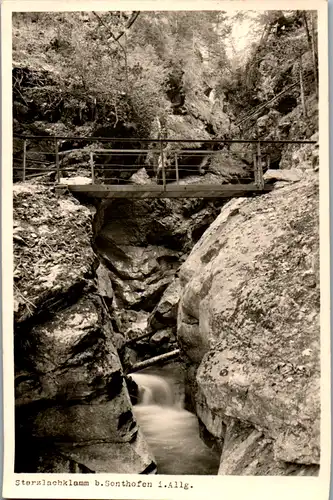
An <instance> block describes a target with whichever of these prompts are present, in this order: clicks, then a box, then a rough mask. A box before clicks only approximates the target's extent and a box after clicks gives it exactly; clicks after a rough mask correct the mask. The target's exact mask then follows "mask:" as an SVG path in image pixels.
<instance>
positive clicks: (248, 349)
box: [13, 11, 320, 476]
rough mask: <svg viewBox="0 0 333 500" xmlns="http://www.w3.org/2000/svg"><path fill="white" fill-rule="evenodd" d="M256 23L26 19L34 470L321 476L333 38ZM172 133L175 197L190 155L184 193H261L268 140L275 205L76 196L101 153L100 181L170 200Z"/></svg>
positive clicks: (22, 49) (28, 332) (23, 271)
mask: <svg viewBox="0 0 333 500" xmlns="http://www.w3.org/2000/svg"><path fill="white" fill-rule="evenodd" d="M256 14H257V17H255V16H254V15H250V14H249V15H248V17H246V16H245V18H244V19H243V18H242V17H241V16H240V17H237V16H236V17H233V16H231V15H230V14H229V15H227V13H223V12H217V11H216V12H212V13H209V12H205V13H200V12H192V13H183V12H179V13H178V14H177V13H176V12H170V13H162V12H161V13H159V12H154V13H153V12H152V13H144V12H142V13H135V12H133V13H123V14H122V15H120V14H119V13H112V12H109V13H104V14H103V15H102V16H101V14H97V13H92V12H83V13H59V14H57V15H56V13H39V14H32V13H28V14H25V13H17V15H16V17H15V18H14V24H13V53H14V61H13V63H14V68H13V95H14V115H13V116H14V148H13V152H14V159H13V167H14V170H13V178H14V183H13V218H14V227H13V242H14V276H13V279H14V323H15V326H14V343H15V401H16V408H15V433H16V439H15V443H16V448H15V471H16V472H18V473H24V472H32V473H37V472H42V473H47V472H51V473H121V474H122V473H128V474H129V473H131V474H156V473H157V474H196V475H257V476H260V475H272V476H273V475H275V476H280V475H281V476H316V475H318V473H319V465H320V329H319V313H320V289H319V285H320V283H319V229H318V228H319V147H318V96H317V90H318V89H317V80H316V79H317V77H318V76H317V66H316V64H317V62H316V59H315V56H316V54H314V52H313V50H315V49H314V48H313V47H315V42H316V30H317V26H316V19H315V18H314V16H312V17H311V16H310V14H307V13H306V11H269V12H266V13H265V14H259V13H256ZM198 15H200V16H201V17H198ZM55 16H56V18H55ZM54 21H56V22H57V26H58V30H55V29H54ZM244 22H245V23H248V24H249V25H252V24H251V23H253V26H254V27H255V30H254V32H253V33H254V34H253V37H254V38H251V36H250V35H248V36H249V39H248V41H247V44H248V45H247V47H248V48H247V50H246V53H245V55H243V56H241V54H242V48H239V49H238V50H239V52H238V53H237V54H238V55H237V54H236V53H235V50H234V51H233V52H232V51H231V49H230V47H231V46H232V43H233V42H234V41H235V40H234V37H235V35H233V26H235V25H236V24H237V23H240V25H242V23H244ZM311 23H312V24H311ZM310 24H311V26H312V28H313V31H312V34H311V33H309V26H310ZM161 26H164V28H165V32H164V34H163V33H162V32H161ZM246 26H247V25H246ZM195 27H198V31H197V32H196V34H195V33H194V31H195V30H194V28H195ZM110 31H111V32H112V34H113V35H114V33H118V35H117V36H119V40H121V43H123V44H124V45H123V49H124V50H123V51H125V52H126V58H125V59H123V55H122V54H123V51H119V47H118V45H117V44H111V42H110V33H108V32H110ZM124 33H125V34H124ZM309 36H310V38H311V37H312V39H311V40H310V42H309V38H308V37H309ZM125 38H126V41H124V39H125ZM28 40H29V42H28ZM180 42H181V44H180ZM217 44H218V45H217ZM295 46H297V50H298V51H299V53H300V54H301V56H300V58H301V59H300V58H299V57H298V56H297V57H295V54H294V49H295ZM93 49H94V50H95V51H97V52H96V53H97V54H98V57H97V56H96V53H95V52H94V50H93ZM217 49H218V53H215V52H214V50H217ZM292 49H293V50H292ZM73 50H74V52H73ZM75 51H76V52H75ZM230 51H231V52H230ZM73 53H76V55H77V57H74V56H73ZM43 54H44V55H43ZM84 55H85V56H86V60H84ZM94 59H95V60H94ZM65 61H66V63H67V64H66V65H65ZM96 61H97V62H96ZM98 61H99V62H98ZM101 61H102V62H103V64H101ZM96 64H100V66H101V69H100V79H99V81H96V78H95V77H94V71H96V70H97V69H96ZM314 64H315V67H314ZM89 65H90V66H89ZM300 72H303V73H304V84H303V80H301V81H302V86H301V87H299V81H300ZM303 73H301V78H302V75H303ZM66 78H69V80H68V82H67V83H66ZM276 96H277V97H279V96H280V98H276ZM240 118H241V120H240ZM241 122H242V123H241ZM32 136H33V137H32ZM40 136H41V137H40ZM66 136H68V139H66V138H63V139H61V140H60V141H59V148H60V149H59V154H63V153H66V152H68V153H69V154H68V155H67V156H66V159H64V160H63V163H62V167H63V176H62V179H61V180H60V182H57V179H56V170H55V168H54V164H52V162H53V161H54V160H53V156H52V155H53V149H52V148H53V147H54V140H53V139H54V138H55V137H66ZM75 136H76V137H77V139H73V137H74V138H75ZM24 137H30V139H29V141H28V143H27V142H25V143H24V144H25V145H24V148H26V149H24V150H23V149H22V138H24ZM38 137H39V139H38ZM82 137H83V139H82ZM161 137H165V138H167V139H169V140H170V142H169V143H168V144H167V145H166V147H165V150H164V152H163V153H162V159H163V154H164V155H165V158H166V166H165V174H166V178H167V181H168V182H172V179H173V178H172V176H173V175H174V170H173V169H174V157H175V154H176V155H177V154H178V153H179V148H181V147H182V148H183V150H184V151H185V153H183V156H182V157H181V159H180V160H179V167H180V172H181V174H180V179H177V181H179V183H180V185H182V186H188V185H192V184H197V185H199V186H200V185H205V184H207V183H211V184H212V185H239V184H242V185H246V184H249V183H251V182H252V175H253V156H254V154H255V149H254V148H255V147H256V144H257V142H256V141H259V140H260V141H262V143H261V144H262V153H263V158H264V159H265V161H264V162H263V172H264V176H263V181H264V183H265V185H268V186H270V192H263V193H261V194H260V193H259V194H258V193H256V194H255V195H254V194H249V195H248V196H240V197H235V198H234V197H229V198H226V199H225V198H219V197H215V198H214V197H212V198H195V197H194V198H187V199H186V198H185V199H183V198H174V199H170V198H150V199H144V198H142V199H130V198H113V199H100V198H94V197H88V196H86V195H85V194H84V193H74V194H73V193H72V192H71V191H70V189H69V187H70V186H71V185H72V184H73V185H75V184H78V183H79V184H83V183H86V184H89V182H91V180H90V179H89V175H90V170H89V168H90V166H89V161H87V158H89V154H91V152H92V151H93V152H94V153H96V155H97V158H98V161H99V162H100V164H101V165H103V167H101V168H102V171H103V176H104V177H103V178H102V180H99V181H100V182H101V183H103V182H104V183H106V184H107V180H106V179H107V178H106V175H107V171H108V170H107V169H108V168H109V167H110V165H111V166H112V168H113V169H114V171H116V170H115V169H118V167H119V171H118V170H117V171H116V173H117V176H118V179H117V182H118V183H120V185H122V184H124V185H127V184H126V183H129V184H130V185H131V186H142V185H146V184H147V185H154V186H158V185H160V183H161V182H162V181H161V179H162V174H161V169H160V163H159V161H160V159H159V157H158V155H157V157H156V151H155V150H153V149H151V150H148V152H146V153H145V154H141V153H139V151H140V139H141V140H142V141H144V140H148V139H149V140H153V139H156V140H158V139H160V138H161ZM41 138H42V139H43V141H42V140H41ZM79 138H81V139H79ZM85 138H86V139H85ZM89 138H95V139H96V140H95V141H94V142H89ZM98 138H103V141H104V142H100V143H99V142H98ZM122 139H123V140H126V141H127V143H126V144H127V147H128V149H129V150H132V151H133V154H132V156H131V157H130V158H131V159H130V160H128V159H126V158H125V159H123V158H122V156H121V153H119V151H121V149H122V148H123V144H122V143H121V140H122ZM173 139H177V140H181V141H183V142H182V143H181V144H180V145H179V146H178V145H177V144H175V143H172V142H171V140H173ZM186 139H187V140H188V141H190V140H193V139H194V140H198V142H197V143H196V144H194V143H187V142H186ZM232 139H239V140H240V141H241V140H243V141H244V143H242V142H238V143H233V142H231V141H230V140H232ZM199 140H200V141H202V142H199ZM213 140H215V141H220V143H219V144H217V143H214V142H210V143H208V142H207V143H205V142H204V141H213ZM228 140H229V142H228ZM223 141H224V142H223ZM245 141H249V142H245ZM250 141H253V143H254V146H253V144H252V143H251V142H250ZM265 141H266V142H265ZM269 141H271V142H269ZM293 141H294V142H293ZM295 141H299V143H296V142H295ZM302 141H303V142H302ZM304 141H308V143H305V142H304ZM111 148H112V149H113V150H115V151H118V153H117V154H116V155H111V154H110V155H109V154H108V153H107V154H104V156H103V152H104V153H105V152H107V151H109V150H110V149H111ZM177 148H178V149H177ZM185 148H187V149H185ZM209 148H210V149H209ZM208 150H209V151H208ZM207 151H208V152H209V155H207V154H206V153H207ZM193 152H195V154H194V153H193ZM201 153H202V154H201ZM26 154H30V158H33V159H32V160H30V163H29V164H28V163H27V165H28V167H29V168H28V170H26V172H28V174H27V176H26V177H25V178H24V179H22V161H24V162H25V161H26V158H29V156H24V155H26ZM87 155H88V156H87ZM98 155H99V156H98ZM176 157H177V156H176ZM64 158H65V155H64ZM120 161H122V163H121V165H118V164H119V162H120ZM176 162H177V160H176ZM182 162H183V163H182ZM185 163H186V164H187V165H188V163H190V167H191V168H190V170H189V171H187V172H186V171H185V169H183V171H182V170H181V168H182V167H184V165H185ZM24 164H25V163H24ZM177 165H178V164H177ZM163 168H164V165H163ZM29 169H30V170H29ZM163 174H164V170H163ZM170 353H171V356H169V354H170ZM152 358H154V361H155V362H151V360H152ZM155 358H156V359H155ZM27 450H29V459H27Z"/></svg>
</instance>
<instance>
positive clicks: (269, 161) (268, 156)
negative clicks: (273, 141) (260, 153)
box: [267, 155, 271, 170]
mask: <svg viewBox="0 0 333 500" xmlns="http://www.w3.org/2000/svg"><path fill="white" fill-rule="evenodd" d="M270 166H271V155H267V170H269V167H270Z"/></svg>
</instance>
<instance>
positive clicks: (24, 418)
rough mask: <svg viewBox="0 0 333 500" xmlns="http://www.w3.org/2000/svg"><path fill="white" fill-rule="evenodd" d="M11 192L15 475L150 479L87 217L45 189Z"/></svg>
mask: <svg viewBox="0 0 333 500" xmlns="http://www.w3.org/2000/svg"><path fill="white" fill-rule="evenodd" d="M13 191H14V255H15V272H14V280H15V284H14V295H15V370H16V373H15V375H16V419H15V420H16V454H15V469H16V472H68V473H73V472H81V473H82V472H117V473H126V472H127V473H143V472H149V471H152V470H154V468H155V465H154V462H153V457H152V456H151V454H150V453H149V451H148V448H147V445H146V443H145V441H144V439H143V438H142V435H141V432H140V431H139V429H138V426H137V423H136V421H135V418H134V416H133V413H132V405H131V401H130V398H129V394H128V391H127V387H126V383H125V379H124V376H123V371H122V367H121V363H120V360H119V356H118V353H117V347H120V346H121V344H122V342H123V337H122V336H121V335H120V334H119V333H114V332H113V329H112V326H111V321H110V314H109V310H110V307H111V305H112V301H113V292H112V287H111V285H110V281H109V279H108V271H107V270H106V269H105V268H104V267H103V266H102V265H99V261H98V259H97V256H96V255H95V253H94V252H93V250H92V248H91V238H92V214H91V212H90V211H89V209H88V208H86V207H83V206H82V205H80V204H79V202H78V201H77V200H75V199H74V198H72V197H70V196H69V195H66V196H58V197H57V196H56V195H55V194H52V193H51V192H50V188H48V187H46V186H42V185H38V184H32V183H25V184H24V185H22V184H16V185H14V187H13ZM27 449H29V460H27Z"/></svg>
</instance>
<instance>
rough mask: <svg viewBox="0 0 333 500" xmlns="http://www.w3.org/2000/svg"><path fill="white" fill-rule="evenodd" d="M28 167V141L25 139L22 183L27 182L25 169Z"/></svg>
mask: <svg viewBox="0 0 333 500" xmlns="http://www.w3.org/2000/svg"><path fill="white" fill-rule="evenodd" d="M26 165H27V140H26V139H24V142H23V172H22V181H25V169H26Z"/></svg>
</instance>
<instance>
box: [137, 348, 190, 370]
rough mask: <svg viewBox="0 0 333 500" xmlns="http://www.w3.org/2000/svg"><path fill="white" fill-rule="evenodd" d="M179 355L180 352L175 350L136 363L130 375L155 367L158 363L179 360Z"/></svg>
mask: <svg viewBox="0 0 333 500" xmlns="http://www.w3.org/2000/svg"><path fill="white" fill-rule="evenodd" d="M179 354H180V350H179V349H175V350H174V351H171V352H166V353H165V354H160V355H159V356H154V357H153V358H150V359H146V360H145V361H140V362H139V363H136V364H135V365H134V366H132V368H131V369H130V372H129V375H130V374H131V373H134V372H137V371H139V370H142V369H143V368H147V367H148V366H153V365H156V364H158V363H164V362H165V361H169V360H170V359H174V358H178V356H179Z"/></svg>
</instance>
